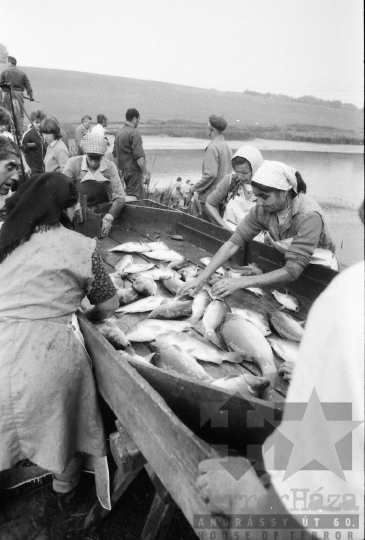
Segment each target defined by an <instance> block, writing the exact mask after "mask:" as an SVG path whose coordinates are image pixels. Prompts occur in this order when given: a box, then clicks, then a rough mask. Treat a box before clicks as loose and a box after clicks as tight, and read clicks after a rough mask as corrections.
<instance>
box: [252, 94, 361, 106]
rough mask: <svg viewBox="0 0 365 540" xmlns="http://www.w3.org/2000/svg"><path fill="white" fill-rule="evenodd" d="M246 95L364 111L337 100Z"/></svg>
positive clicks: (279, 95)
mask: <svg viewBox="0 0 365 540" xmlns="http://www.w3.org/2000/svg"><path fill="white" fill-rule="evenodd" d="M243 93H244V94H246V96H254V97H262V98H266V99H270V98H274V99H281V100H285V101H287V100H289V101H296V102H299V103H308V104H309V105H324V106H325V107H332V108H334V109H346V110H348V111H357V110H360V111H363V110H364V109H358V107H356V105H353V104H352V103H342V101H340V100H338V99H334V100H330V99H328V100H327V99H320V98H316V97H314V96H301V97H298V98H295V97H291V96H285V95H284V94H271V93H270V92H266V93H265V94H262V93H260V92H255V91H254V90H245V91H244V92H243Z"/></svg>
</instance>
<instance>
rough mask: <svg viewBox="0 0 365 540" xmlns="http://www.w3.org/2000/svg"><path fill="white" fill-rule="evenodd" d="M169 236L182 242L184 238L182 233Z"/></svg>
mask: <svg viewBox="0 0 365 540" xmlns="http://www.w3.org/2000/svg"><path fill="white" fill-rule="evenodd" d="M169 237H170V238H172V240H179V241H180V242H182V241H183V240H184V238H183V237H182V236H181V234H169Z"/></svg>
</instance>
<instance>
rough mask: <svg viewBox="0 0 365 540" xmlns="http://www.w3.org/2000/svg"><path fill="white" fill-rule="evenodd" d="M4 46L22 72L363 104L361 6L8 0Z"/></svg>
mask: <svg viewBox="0 0 365 540" xmlns="http://www.w3.org/2000/svg"><path fill="white" fill-rule="evenodd" d="M0 43H3V44H4V45H5V46H6V47H7V49H8V51H9V54H11V55H13V56H15V57H16V58H17V60H18V64H19V65H20V66H36V67H44V68H58V69H70V70H74V71H87V72H92V73H101V74H107V75H117V76H124V77H132V78H137V79H149V80H156V81H164V82H171V83H177V84H184V85H188V86H198V87H202V88H216V89H218V90H232V91H243V90H245V89H249V90H255V91H257V92H271V93H275V94H279V93H280V94H287V95H291V96H295V97H298V96H302V95H306V94H311V95H314V96H316V97H319V98H322V99H339V100H341V101H343V102H350V103H354V104H355V105H357V106H359V107H362V106H363V85H364V82H363V81H364V72H363V2H362V0H58V1H57V2H51V1H49V0H1V3H0ZM81 90H82V89H80V91H81Z"/></svg>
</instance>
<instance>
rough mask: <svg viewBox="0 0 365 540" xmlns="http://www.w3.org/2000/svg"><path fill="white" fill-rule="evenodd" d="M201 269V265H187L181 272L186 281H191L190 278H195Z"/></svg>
mask: <svg viewBox="0 0 365 540" xmlns="http://www.w3.org/2000/svg"><path fill="white" fill-rule="evenodd" d="M199 271H200V268H199V266H185V268H183V269H182V270H180V272H179V274H180V275H181V276H182V278H183V280H184V281H189V279H194V278H195V277H196V276H197V275H198V273H199Z"/></svg>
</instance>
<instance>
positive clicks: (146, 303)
mask: <svg viewBox="0 0 365 540" xmlns="http://www.w3.org/2000/svg"><path fill="white" fill-rule="evenodd" d="M126 290H127V289H126ZM136 294H137V293H136ZM137 296H138V295H137ZM163 300H164V297H163V296H146V298H142V299H141V300H137V302H133V304H128V305H126V306H123V307H120V308H118V309H116V310H115V313H144V312H145V311H152V310H153V309H155V308H156V307H157V306H159V305H160V304H161V302H162V301H163Z"/></svg>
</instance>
